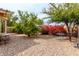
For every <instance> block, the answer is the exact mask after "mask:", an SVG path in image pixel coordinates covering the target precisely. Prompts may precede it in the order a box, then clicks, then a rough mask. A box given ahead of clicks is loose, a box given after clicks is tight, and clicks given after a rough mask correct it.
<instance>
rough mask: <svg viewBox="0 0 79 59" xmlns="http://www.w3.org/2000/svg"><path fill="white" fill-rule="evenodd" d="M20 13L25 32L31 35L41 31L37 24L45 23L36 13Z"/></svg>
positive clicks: (22, 27) (22, 28)
mask: <svg viewBox="0 0 79 59" xmlns="http://www.w3.org/2000/svg"><path fill="white" fill-rule="evenodd" d="M18 14H19V17H20V24H21V25H20V26H21V30H22V31H23V33H24V34H27V35H28V36H29V37H30V36H35V35H37V33H38V32H39V29H38V26H37V25H40V24H43V21H42V20H41V19H39V18H38V17H37V15H36V14H35V13H28V12H27V11H26V12H23V11H18Z"/></svg>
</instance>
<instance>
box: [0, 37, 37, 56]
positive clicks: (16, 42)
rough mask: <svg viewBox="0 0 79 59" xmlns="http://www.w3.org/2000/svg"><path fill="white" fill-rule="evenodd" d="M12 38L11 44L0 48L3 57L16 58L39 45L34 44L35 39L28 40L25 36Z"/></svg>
mask: <svg viewBox="0 0 79 59" xmlns="http://www.w3.org/2000/svg"><path fill="white" fill-rule="evenodd" d="M10 37H11V39H10V42H9V43H8V44H7V45H1V46H0V55H2V56H14V55H17V54H18V53H20V52H22V51H24V50H26V49H28V48H30V47H32V46H34V45H37V44H39V43H36V42H34V40H33V39H34V38H26V37H23V36H10ZM29 52H30V51H29Z"/></svg>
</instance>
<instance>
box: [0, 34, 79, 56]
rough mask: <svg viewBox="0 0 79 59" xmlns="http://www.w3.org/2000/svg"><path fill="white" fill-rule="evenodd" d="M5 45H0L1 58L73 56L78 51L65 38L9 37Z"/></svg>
mask: <svg viewBox="0 0 79 59" xmlns="http://www.w3.org/2000/svg"><path fill="white" fill-rule="evenodd" d="M10 38H11V39H10V41H9V43H8V44H6V45H0V55H1V56H75V55H79V49H78V48H75V47H74V46H75V42H69V40H66V39H67V37H60V36H49V35H41V36H40V37H38V38H27V37H25V36H24V35H23V36H22V35H10Z"/></svg>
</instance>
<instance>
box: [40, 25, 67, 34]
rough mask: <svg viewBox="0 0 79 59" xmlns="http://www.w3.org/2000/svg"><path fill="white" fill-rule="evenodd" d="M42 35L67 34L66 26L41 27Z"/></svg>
mask: <svg viewBox="0 0 79 59" xmlns="http://www.w3.org/2000/svg"><path fill="white" fill-rule="evenodd" d="M41 30H42V33H49V34H50V33H51V34H56V33H66V31H65V29H64V26H63V25H56V26H53V25H42V26H41Z"/></svg>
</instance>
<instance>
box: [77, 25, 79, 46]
mask: <svg viewBox="0 0 79 59" xmlns="http://www.w3.org/2000/svg"><path fill="white" fill-rule="evenodd" d="M77 44H78V45H79V25H78V36H77Z"/></svg>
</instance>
